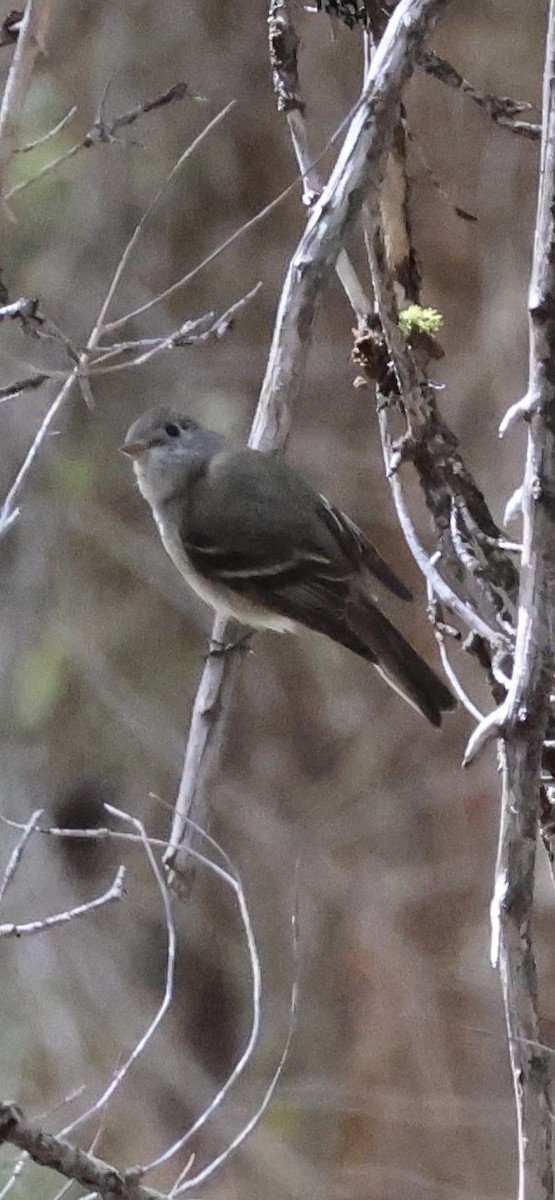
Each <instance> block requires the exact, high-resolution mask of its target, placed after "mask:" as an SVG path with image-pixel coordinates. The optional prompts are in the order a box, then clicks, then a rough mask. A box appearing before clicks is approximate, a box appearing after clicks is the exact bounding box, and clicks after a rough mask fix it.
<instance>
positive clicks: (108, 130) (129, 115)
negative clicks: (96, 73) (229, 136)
mask: <svg viewBox="0 0 555 1200" xmlns="http://www.w3.org/2000/svg"><path fill="white" fill-rule="evenodd" d="M185 96H191V93H190V92H189V90H188V87H187V84H186V83H176V84H174V86H173V87H171V88H169V89H168V91H167V92H163V93H162V95H160V96H155V97H154V99H153V100H145V101H144V102H143V104H138V105H137V106H136V108H133V109H131V111H130V112H126V113H121V114H120V116H117V117H113V118H112V119H111V120H110V121H108V120H106V119H105V117H104V113H103V105H102V104H101V105H100V110H99V114H98V116H97V118H96V121H95V123H94V125H93V126H92V128H91V129H89V130H88V132H87V133H86V134H85V136H84V137H83V138H82V139H81V141H80V142H75V144H74V145H73V146H70V147H68V149H67V150H64V151H63V153H62V154H59V155H57V157H56V158H53V159H51V161H50V162H48V163H45V164H44V166H43V167H41V169H40V170H39V171H37V173H36V174H35V175H31V176H30V177H29V178H28V179H24V180H22V182H21V183H16V184H14V186H13V187H12V188H10V189H9V191H7V192H6V194H5V199H6V200H11V199H12V198H13V196H18V195H19V193H20V192H23V191H25V189H26V188H28V187H31V186H32V185H33V184H34V183H37V182H38V180H39V179H44V176H45V175H50V174H51V172H52V171H55V170H56V168H57V167H59V166H61V165H62V163H64V162H68V161H69V159H70V158H74V157H75V155H76V154H79V153H80V151H82V150H90V149H91V147H93V146H98V145H100V144H101V143H105V142H113V141H114V140H115V135H116V133H117V131H118V130H119V129H124V128H126V127H127V126H129V125H133V124H134V122H135V121H136V120H137V119H138V118H139V117H141V116H143V114H144V113H150V112H154V111H155V110H156V109H157V108H161V107H162V106H164V105H166V104H169V103H170V102H171V101H173V100H183V98H184V97H185ZM192 99H194V100H204V96H192ZM76 111H77V110H76V109H75V108H73V109H71V110H70V113H68V114H67V116H66V117H64V118H63V121H61V122H60V123H59V124H58V125H57V126H55V128H54V129H53V130H50V131H49V132H48V133H47V134H45V135H44V136H43V137H42V138H39V139H38V141H36V142H32V143H31V144H30V145H28V146H23V147H22V151H23V150H33V149H34V148H35V146H39V145H40V144H41V143H42V142H45V141H47V140H48V139H49V138H50V137H53V136H54V134H56V133H59V131H60V129H62V128H63V127H64V125H66V124H67V123H68V122H69V121H70V120H71V119H72V118H73V116H74V115H75V113H76Z"/></svg>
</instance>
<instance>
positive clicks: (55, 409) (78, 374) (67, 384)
mask: <svg viewBox="0 0 555 1200" xmlns="http://www.w3.org/2000/svg"><path fill="white" fill-rule="evenodd" d="M232 107H233V102H232V103H231V104H228V105H227V106H226V108H224V109H222V111H221V112H220V113H218V115H217V116H216V117H214V118H213V120H212V121H210V122H209V123H208V125H206V126H205V128H204V130H203V131H202V133H200V134H199V136H198V137H197V138H195V140H194V141H193V142H192V143H191V144H190V145H189V146H188V147H187V149H186V150H185V151H184V152H183V154H182V155H181V156H180V158H179V159H178V161H177V163H176V164H175V166H174V167H172V169H171V171H170V172H169V174H168V175H167V177H166V179H165V181H164V183H163V184H162V187H161V188H160V189H159V190H158V192H157V193H156V195H155V196H154V198H153V200H152V201H151V202H150V204H149V206H148V208H147V209H146V211H145V212H144V213H143V215H142V217H141V218H140V220H139V221H138V222H137V225H136V226H135V229H134V231H133V233H132V235H131V237H130V239H129V241H128V243H127V245H126V247H125V250H124V251H123V254H122V256H121V258H120V260H119V262H118V264H117V266H116V269H115V271H114V274H113V277H112V280H111V282H110V285H109V287H108V290H107V293H106V296H105V299H104V301H103V303H102V305H101V308H100V312H99V314H98V317H97V319H96V321H95V324H94V326H93V328H92V330H91V333H90V335H89V338H88V341H87V344H86V348H85V350H84V351H82V353H81V354H80V355H79V358H78V362H77V364H76V366H75V367H74V368H73V370H72V371H71V372H70V374H69V375H68V376H67V377H66V379H65V381H64V383H63V385H62V387H61V389H60V391H59V393H58V395H57V396H56V397H55V399H54V400H53V402H52V404H51V405H50V408H49V409H48V411H47V413H46V415H45V417H44V418H43V420H42V423H41V425H40V426H39V429H38V431H37V433H36V434H35V437H34V439H33V442H32V443H31V446H30V447H29V450H28V451H27V454H26V456H25V459H24V461H23V463H22V465H21V467H20V469H19V471H18V473H17V475H16V477H15V479H14V482H13V484H12V486H11V488H10V489H9V491H8V494H7V496H6V498H5V500H4V503H3V505H2V508H1V509H0V539H1V538H2V537H3V536H4V534H5V533H7V531H8V530H9V529H10V528H11V526H12V525H13V523H14V521H16V520H17V517H18V516H19V509H18V508H16V507H14V501H15V498H16V496H17V494H18V492H19V491H20V488H21V486H22V484H23V483H24V481H25V479H26V477H27V475H28V473H29V471H30V469H31V467H32V465H33V463H34V461H35V458H36V456H37V454H38V452H39V450H40V448H41V446H42V443H43V442H44V440H45V438H46V436H47V435H48V433H49V431H50V427H51V425H52V423H53V421H54V420H55V418H56V416H57V415H58V413H59V412H60V410H61V409H62V408H63V405H64V404H65V401H66V400H67V399H68V397H69V395H70V393H71V390H72V388H73V385H74V383H76V382H77V383H80V382H81V381H82V380H83V377H86V376H87V373H88V367H89V360H90V357H91V355H92V353H93V352H94V351H95V350H96V349H97V347H98V343H99V341H100V339H101V337H102V335H103V333H104V320H105V317H106V313H107V311H108V309H109V306H110V304H111V303H112V300H113V298H114V295H115V292H116V289H117V287H118V285H119V282H120V279H121V277H122V274H123V272H124V270H125V267H126V265H127V262H128V261H129V257H130V255H131V253H132V250H133V249H134V247H135V245H136V244H137V241H138V240H139V237H140V235H141V233H142V231H143V229H144V226H145V224H146V222H147V220H148V218H149V216H150V215H151V213H152V211H153V209H154V207H155V206H156V204H157V203H158V201H159V200H160V198H161V197H162V196H163V195H164V192H165V190H166V188H167V187H168V186H169V184H170V182H171V181H172V179H173V178H174V177H175V175H176V173H177V171H178V170H179V169H180V167H181V166H182V165H183V163H184V162H186V161H187V159H188V158H189V157H190V156H191V154H192V153H193V151H194V150H196V149H197V148H198V146H200V145H201V143H202V142H203V140H204V138H205V137H206V135H207V134H208V133H209V132H210V131H211V130H212V129H213V128H214V127H215V126H216V125H217V124H219V122H220V121H221V120H223V118H224V117H225V116H226V114H227V113H228V112H229V111H230V109H231V108H232ZM16 303H17V304H19V306H20V307H19V309H18V310H17V312H15V313H12V312H11V311H10V312H7V313H6V314H5V315H7V316H13V315H18V316H19V315H21V310H22V306H23V305H24V304H26V305H28V304H29V301H28V300H25V301H23V300H21V301H17V302H16ZM5 307H6V306H5ZM7 307H9V308H11V307H12V306H7ZM33 315H36V313H35V312H34V313H33ZM1 316H2V312H1V310H0V318H1Z"/></svg>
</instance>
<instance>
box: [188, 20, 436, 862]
mask: <svg viewBox="0 0 555 1200" xmlns="http://www.w3.org/2000/svg"><path fill="white" fill-rule="evenodd" d="M447 2H448V0H401V3H400V4H399V5H398V6H397V8H396V9H395V12H394V14H393V16H392V18H391V20H390V22H389V25H388V27H387V30H386V32H385V34H384V37H383V39H382V41H381V43H380V46H379V49H378V51H377V54H376V56H375V58H374V61H373V63H372V68H371V71H370V73H369V76H368V79H367V80H366V82H365V84H364V87H363V90H362V94H361V97H360V100H359V102H358V104H357V105H356V107H355V110H354V114H353V116H352V119H351V122H350V125H349V128H348V130H347V133H346V136H345V141H344V143H343V146H342V149H341V151H340V153H339V157H338V160H337V163H336V166H335V168H334V170H333V172H332V175H331V178H330V180H329V182H328V184H327V186H326V187H325V189H324V191H323V193H322V196H321V198H320V200H319V201H318V202H317V204H316V205H315V207H314V210H313V211H312V213H311V216H310V217H309V220H308V224H307V226H306V229H305V231H304V233H303V235H302V237H301V240H300V243H299V246H298V248H297V250H296V251H295V253H294V255H293V257H292V260H291V263H290V265H289V269H288V271H287V275H286V278H285V282H284V285H283V289H282V293H281V297H280V302H279V306H278V312H277V317H276V324H275V329H274V335H273V339H272V345H271V349H270V355H269V360H268V366H267V370H266V374H265V378H264V382H263V384H262V390H261V394H260V399H259V402H258V407H257V410H256V413H255V416H254V421H253V425H252V429H251V434H250V438H249V444H250V445H251V446H254V447H257V448H259V449H264V450H270V449H272V450H274V449H277V448H281V447H283V445H284V444H285V441H286V438H287V434H288V431H289V426H290V423H291V419H292V411H293V408H294V405H295V403H296V401H297V398H298V396H299V393H300V390H301V385H302V381H303V377H304V368H305V364H306V358H307V354H308V348H309V344H310V335H311V327H312V320H313V316H314V312H315V309H316V304H317V300H318V297H319V294H320V292H321V291H322V289H323V287H324V286H325V284H326V282H327V279H328V278H329V275H330V272H331V271H332V269H333V267H334V266H335V262H336V259H337V256H338V254H339V252H340V250H341V249H342V247H343V242H344V239H345V237H346V236H347V234H348V232H349V230H350V228H351V227H352V224H353V222H354V220H355V218H356V216H357V215H358V213H359V212H360V209H361V206H362V203H363V200H364V198H365V196H366V194H367V193H368V191H369V189H372V188H375V187H377V186H378V184H379V181H380V178H381V169H382V165H383V160H384V157H385V155H386V154H387V150H388V148H389V144H390V139H391V136H392V131H393V125H394V122H395V118H396V114H397V107H398V103H399V97H400V95H401V91H402V88H403V86H404V84H405V83H406V81H407V79H408V78H409V76H410V74H411V70H412V63H413V61H414V56H415V54H416V53H417V50H418V48H419V47H420V45H421V44H422V41H423V39H424V38H425V36H426V35H427V34H428V33H429V32H430V31H431V29H432V27H433V24H434V22H435V20H436V18H437V17H438V16H439V13H440V12H441V11H442V9H444V8H445V7H446V6H447ZM212 636H213V638H214V640H217V641H220V642H222V641H224V642H225V623H224V622H222V621H220V620H217V621H216V623H215V625H214V629H213V634H212ZM238 662H239V656H238V655H237V654H234V655H229V654H227V655H222V656H221V657H219V658H214V657H212V658H210V659H209V660H208V662H207V664H206V666H205V668H204V671H203V675H202V679H201V683H200V687H199V691H198V693H197V698H196V700H195V704H194V707H193V713H192V718H191V726H190V732H189V739H188V743H187V748H186V751H185V761H184V765H183V772H182V775H181V781H180V785H179V791H178V796H177V800H176V807H175V814H174V820H173V825H172V832H171V839H170V840H171V846H172V848H171V850H170V851H168V853H167V854H166V857H165V862H166V865H167V866H168V867H169V868H172V867H174V866H176V865H177V867H178V870H179V874H181V875H182V874H184V865H185V861H186V848H187V847H186V845H185V844H184V838H185V839H186V840H187V841H190V839H188V838H187V837H186V830H187V819H188V818H189V817H190V816H194V817H195V820H197V821H198V823H199V824H200V825H201V826H204V825H205V824H206V821H205V816H206V811H205V810H206V803H207V781H208V778H209V777H210V774H211V773H212V771H213V770H214V768H215V766H216V764H217V761H218V750H219V746H220V744H221V738H222V730H223V722H224V718H225V716H226V715H227V711H228V709H229V702H230V698H231V693H232V686H233V679H234V677H235V675H236V673H237V670H238Z"/></svg>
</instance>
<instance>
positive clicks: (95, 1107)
mask: <svg viewBox="0 0 555 1200" xmlns="http://www.w3.org/2000/svg"><path fill="white" fill-rule="evenodd" d="M104 807H105V809H106V812H107V813H109V814H110V815H111V816H113V817H115V818H116V819H117V820H119V821H122V822H125V823H126V824H129V825H132V826H133V828H134V829H136V830H137V832H138V833H139V835H140V838H141V843H142V846H143V849H144V851H145V854H146V857H147V860H148V864H149V866H150V869H151V871H152V874H153V876H154V879H155V881H156V884H157V887H158V891H159V893H160V897H161V900H162V907H163V910H164V918H165V925H166V939H167V949H166V980H165V985H164V995H163V997H162V1000H161V1002H160V1004H159V1006H158V1009H157V1011H156V1013H155V1015H154V1017H153V1018H152V1020H151V1021H150V1022H149V1024H148V1026H147V1028H146V1029H145V1030H144V1032H143V1033H142V1035H141V1037H140V1038H139V1039H138V1040H137V1042H136V1043H135V1045H134V1047H133V1049H132V1051H131V1053H130V1054H129V1055H128V1056H127V1058H126V1059H125V1060H124V1061H123V1062H122V1063H121V1064H120V1066H119V1067H118V1068H117V1070H116V1071H115V1072H114V1074H113V1076H112V1079H111V1080H110V1083H109V1084H108V1086H107V1087H106V1088H105V1089H104V1091H103V1093H102V1095H101V1096H100V1097H99V1099H98V1100H96V1101H95V1103H94V1104H92V1105H91V1107H90V1108H89V1109H87V1111H86V1112H84V1113H81V1115H80V1116H79V1117H76V1118H75V1120H74V1121H71V1123H70V1124H69V1125H66V1127H65V1129H62V1131H61V1133H60V1137H67V1136H68V1134H69V1133H73V1131H74V1130H75V1129H78V1128H79V1126H80V1125H82V1124H83V1123H84V1122H85V1121H87V1120H89V1118H90V1117H91V1116H92V1115H94V1114H96V1113H98V1112H101V1111H102V1109H103V1108H105V1106H106V1105H107V1103H108V1101H109V1100H111V1098H112V1096H113V1095H114V1093H115V1092H116V1091H117V1089H118V1088H119V1087H120V1085H121V1083H122V1082H123V1080H124V1079H125V1078H126V1076H127V1074H128V1073H129V1070H130V1069H131V1067H132V1065H133V1063H135V1062H136V1061H137V1059H138V1058H139V1057H140V1055H141V1054H142V1053H143V1051H144V1050H145V1048H146V1046H147V1045H148V1043H149V1042H150V1040H151V1038H152V1037H153V1036H154V1034H155V1032H156V1030H157V1029H158V1026H159V1025H160V1024H161V1022H162V1021H163V1019H164V1017H165V1016H166V1013H167V1012H168V1010H169V1007H170V1005H171V1002H172V997H173V986H174V977H175V950H176V935H175V923H174V919H173V912H172V907H171V900H170V897H169V896H168V892H167V889H166V887H165V882H164V877H163V875H162V872H161V871H160V868H159V866H158V863H157V861H156V858H155V855H154V852H153V850H152V847H151V845H150V842H149V839H148V837H147V834H146V830H145V827H144V825H143V823H142V821H140V820H139V818H138V817H132V816H130V815H129V814H128V813H126V812H123V811H122V810H121V809H119V808H114V807H113V805H111V804H105V806H104ZM66 1173H67V1172H66Z"/></svg>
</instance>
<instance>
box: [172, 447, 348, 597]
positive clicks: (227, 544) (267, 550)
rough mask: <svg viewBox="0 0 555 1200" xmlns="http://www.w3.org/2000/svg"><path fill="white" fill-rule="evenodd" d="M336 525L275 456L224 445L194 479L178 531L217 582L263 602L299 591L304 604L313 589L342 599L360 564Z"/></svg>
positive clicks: (196, 563)
mask: <svg viewBox="0 0 555 1200" xmlns="http://www.w3.org/2000/svg"><path fill="white" fill-rule="evenodd" d="M261 465H262V466H263V470H262V471H261V469H260V468H261ZM322 512H324V513H325V519H324V520H323V519H322ZM338 529H339V526H338V525H337V519H332V517H331V516H330V515H329V514H328V509H327V507H325V505H324V502H323V501H322V499H321V497H319V496H318V495H317V493H316V492H314V491H313V490H312V489H311V488H310V487H309V486H308V484H305V482H304V480H303V479H301V478H300V476H298V475H297V474H296V473H295V472H294V471H292V470H291V469H290V468H289V467H288V466H287V464H286V463H285V462H284V461H283V460H282V459H281V458H280V457H279V456H277V455H276V456H273V455H266V454H264V455H262V454H260V453H259V452H257V451H253V450H233V451H229V450H225V451H223V452H222V453H221V454H219V455H217V456H216V457H215V458H214V459H213V461H212V462H211V464H210V466H209V468H208V471H207V472H206V473H205V474H204V476H202V477H200V478H199V479H197V480H196V481H195V484H194V486H193V487H192V489H191V494H190V503H189V505H188V511H187V513H186V515H185V517H184V519H183V522H182V525H181V530H180V533H181V538H182V542H183V545H184V547H185V549H186V551H187V554H188V555H189V558H190V560H191V562H192V564H193V566H194V567H195V568H196V569H197V570H198V571H199V572H200V573H202V574H203V575H205V576H207V577H208V578H209V579H210V580H211V581H213V582H214V583H218V584H221V585H223V586H226V587H228V588H231V589H232V590H234V591H238V592H242V593H244V594H246V593H248V594H250V595H251V596H252V598H253V599H255V600H256V601H257V602H259V603H262V604H264V603H267V602H268V598H269V597H270V596H271V597H275V596H276V594H277V593H281V592H284V593H285V592H288V593H295V594H296V593H298V596H299V602H301V600H302V598H303V597H304V598H305V599H304V601H303V607H304V604H305V603H309V600H310V595H311V594H313V599H314V603H317V604H318V605H320V604H322V603H323V602H324V601H326V602H327V603H330V602H335V603H338V604H341V603H342V601H343V600H344V599H346V596H347V592H348V581H349V580H350V578H351V576H352V574H353V571H354V570H356V569H357V564H356V562H354V561H353V559H352V557H351V555H350V553H349V552H348V550H349V548H348V547H347V544H346V539H345V536H344V535H342V537H341V538H340V537H339V536H338ZM344 543H345V544H344ZM299 619H302V617H300V618H299Z"/></svg>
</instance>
